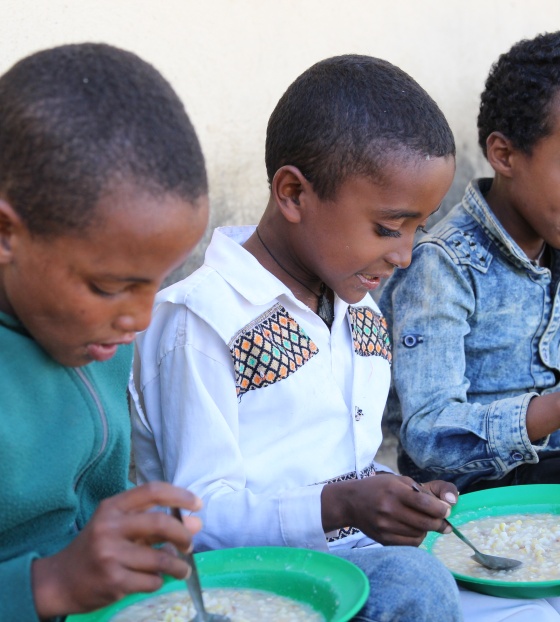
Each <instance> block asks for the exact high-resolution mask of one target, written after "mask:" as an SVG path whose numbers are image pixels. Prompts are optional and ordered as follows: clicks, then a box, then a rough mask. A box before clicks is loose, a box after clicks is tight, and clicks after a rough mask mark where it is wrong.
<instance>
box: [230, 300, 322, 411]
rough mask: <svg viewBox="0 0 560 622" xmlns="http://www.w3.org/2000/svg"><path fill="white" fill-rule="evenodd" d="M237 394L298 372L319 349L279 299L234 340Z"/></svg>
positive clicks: (233, 355)
mask: <svg viewBox="0 0 560 622" xmlns="http://www.w3.org/2000/svg"><path fill="white" fill-rule="evenodd" d="M229 348H230V352H231V356H232V358H233V365H234V369H235V381H236V388H237V397H238V399H239V400H241V398H242V397H243V395H244V394H245V393H247V392H248V391H253V390H254V389H259V388H262V387H266V386H268V385H270V384H273V383H275V382H279V381H280V380H284V379H285V378H287V377H288V376H289V375H291V374H293V373H294V372H296V371H297V370H298V369H299V368H300V367H302V366H303V365H305V363H306V362H307V361H308V360H309V359H311V358H312V357H313V356H315V354H317V352H318V351H319V350H318V348H317V346H316V345H315V343H313V341H312V340H311V339H310V338H309V336H308V335H307V333H306V332H305V330H304V329H303V328H302V327H301V326H300V325H299V324H298V323H297V322H296V321H295V320H294V318H292V317H291V316H290V315H289V313H288V312H287V311H286V309H284V307H282V305H280V304H279V303H278V304H276V305H274V306H273V307H272V308H271V309H269V310H268V311H267V312H266V313H265V314H263V315H262V316H260V317H258V318H257V319H256V320H254V321H253V322H251V323H250V324H248V325H247V326H245V327H244V328H242V329H241V330H240V331H239V332H238V333H237V335H236V336H235V337H234V338H233V339H232V340H231V341H230V343H229Z"/></svg>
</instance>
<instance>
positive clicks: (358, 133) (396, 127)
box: [265, 54, 455, 200]
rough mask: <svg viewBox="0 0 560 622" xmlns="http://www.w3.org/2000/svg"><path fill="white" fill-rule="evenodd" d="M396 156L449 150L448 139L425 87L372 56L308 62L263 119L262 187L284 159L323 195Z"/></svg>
mask: <svg viewBox="0 0 560 622" xmlns="http://www.w3.org/2000/svg"><path fill="white" fill-rule="evenodd" d="M397 155H400V156H404V157H410V156H420V157H424V158H425V157H443V156H454V155H455V142H454V139H453V134H452V132H451V129H450V128H449V125H448V123H447V121H446V119H445V117H444V115H443V113H442V112H441V110H440V109H439V108H438V106H437V104H436V103H435V102H434V100H433V99H432V98H431V97H430V96H429V95H428V94H427V93H426V91H425V90H424V89H423V88H422V87H421V86H420V85H419V84H418V83H417V82H416V81H415V80H413V79H412V78H411V77H410V76H409V75H408V74H407V73H405V72H404V71H403V70H402V69H399V68H398V67H396V66H395V65H392V64H391V63H389V62H387V61H385V60H381V59H379V58H374V57H371V56H363V55H359V54H347V55H343V56H335V57H332V58H327V59H325V60H322V61H320V62H318V63H316V64H315V65H313V66H312V67H310V68H309V69H307V70H306V71H305V72H304V73H303V74H301V75H300V76H299V77H298V78H297V79H296V80H295V81H294V82H293V83H292V84H291V85H290V86H289V87H288V89H287V91H286V92H285V93H284V95H283V96H282V97H281V98H280V100H279V102H278V104H277V105H276V107H275V109H274V111H273V112H272V115H271V116H270V119H269V122H268V128H267V135H266V153H265V160H266V170H267V175H268V183H269V185H270V184H271V183H272V179H273V177H274V175H275V173H276V171H277V170H278V169H279V168H280V167H282V166H284V165H287V164H290V165H292V166H296V167H297V168H299V169H300V171H301V172H302V174H303V175H305V177H306V178H307V179H308V180H309V181H311V183H312V184H313V190H314V191H315V192H316V193H317V195H318V196H319V198H321V199H323V200H329V199H332V198H334V196H335V195H336V192H337V190H338V189H339V188H340V186H341V185H342V183H343V182H344V181H345V180H346V179H347V178H349V177H351V176H354V175H363V176H366V177H370V178H373V179H375V180H380V179H381V178H382V176H383V172H384V169H385V167H386V166H387V164H388V163H389V162H391V161H394V160H395V157H396V156H397Z"/></svg>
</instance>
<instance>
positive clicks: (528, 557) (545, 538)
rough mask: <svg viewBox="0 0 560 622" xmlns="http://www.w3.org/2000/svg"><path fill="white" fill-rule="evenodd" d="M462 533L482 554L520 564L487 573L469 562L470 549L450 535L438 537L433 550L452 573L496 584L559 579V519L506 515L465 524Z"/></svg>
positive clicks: (486, 569) (543, 515)
mask: <svg viewBox="0 0 560 622" xmlns="http://www.w3.org/2000/svg"><path fill="white" fill-rule="evenodd" d="M460 528H461V531H462V532H463V533H464V534H465V535H466V536H467V538H469V540H471V542H472V543H473V544H474V545H475V546H476V547H477V548H478V550H479V551H481V552H482V553H488V554H490V555H499V556H500V557H511V558H513V559H518V560H519V561H521V562H523V564H522V565H521V566H519V567H518V568H514V569H513V570H489V569H488V568H484V567H483V566H481V565H480V564H478V563H477V562H475V561H474V560H473V559H471V555H472V550H471V549H470V548H469V547H468V546H467V545H466V544H465V543H464V542H461V540H459V538H456V537H455V536H453V535H452V534H449V535H446V536H440V537H439V538H438V539H437V541H436V543H435V544H434V546H433V548H432V553H433V554H434V555H435V556H436V557H438V558H439V559H440V560H441V561H442V562H443V563H444V564H445V565H446V566H447V568H449V570H451V571H452V572H457V573H460V574H463V575H468V576H470V577H476V578H480V579H496V580H498V581H508V582H509V581H511V582H521V581H528V582H530V581H559V580H560V516H558V515H557V514H508V515H504V516H492V517H488V518H483V519H478V520H474V521H470V522H468V523H464V524H463V525H461V526H460Z"/></svg>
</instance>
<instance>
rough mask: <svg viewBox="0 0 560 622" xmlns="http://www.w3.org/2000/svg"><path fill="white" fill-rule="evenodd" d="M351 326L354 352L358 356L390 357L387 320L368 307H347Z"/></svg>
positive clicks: (388, 359) (389, 358)
mask: <svg viewBox="0 0 560 622" xmlns="http://www.w3.org/2000/svg"><path fill="white" fill-rule="evenodd" d="M348 314H349V315H350V323H351V326H352V340H353V341H354V352H356V354H358V355H359V356H381V357H383V358H384V359H385V360H387V361H388V362H389V363H390V362H391V359H392V354H391V340H390V338H389V331H388V329H387V321H386V320H385V318H384V317H383V316H382V315H379V314H378V313H375V312H374V311H372V310H371V309H370V308H369V307H352V306H350V307H348Z"/></svg>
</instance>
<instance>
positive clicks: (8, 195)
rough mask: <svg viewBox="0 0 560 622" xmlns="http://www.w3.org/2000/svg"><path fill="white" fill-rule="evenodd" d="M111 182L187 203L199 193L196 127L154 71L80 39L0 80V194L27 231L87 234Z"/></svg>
mask: <svg viewBox="0 0 560 622" xmlns="http://www.w3.org/2000/svg"><path fill="white" fill-rule="evenodd" d="M118 182H128V183H132V184H133V185H134V186H136V187H139V188H140V189H141V190H143V191H146V192H148V193H151V194H152V195H154V196H160V195H163V194H167V193H171V194H174V195H176V196H178V197H180V198H184V199H186V200H187V201H189V202H191V203H192V202H194V201H195V200H196V199H197V198H199V197H201V196H202V195H204V194H206V193H207V191H208V189H207V179H206V169H205V164H204V157H203V155H202V151H201V148H200V144H199V141H198V138H197V136H196V133H195V130H194V128H193V126H192V124H191V122H190V120H189V118H188V116H187V113H186V112H185V108H184V106H183V104H182V103H181V101H180V100H179V98H178V97H177V95H176V93H175V92H174V90H173V89H172V87H171V86H170V85H169V83H168V82H167V81H166V80H165V79H164V78H163V77H162V76H161V74H160V73H159V72H158V71H157V70H156V69H155V68H154V67H152V66H151V65H150V64H148V63H146V62H145V61H143V60H141V59H140V58H139V57H138V56H136V55H135V54H133V53H131V52H127V51H124V50H121V49H118V48H115V47H112V46H109V45H105V44H96V43H83V44H73V45H63V46H60V47H56V48H52V49H48V50H43V51H41V52H37V53H35V54H32V55H31V56H28V57H26V58H24V59H23V60H21V61H19V62H18V63H16V64H15V65H14V66H13V67H12V68H11V69H10V70H8V71H7V72H6V73H5V74H4V75H3V76H2V77H0V196H2V198H3V199H4V200H7V201H8V202H9V203H10V204H11V205H12V207H13V208H14V209H15V210H16V212H17V213H18V214H19V216H20V217H21V218H22V220H23V221H24V223H25V224H26V226H27V227H28V229H29V230H30V231H31V232H32V233H33V234H37V235H43V234H45V235H47V234H59V233H64V232H66V231H68V230H84V229H86V228H87V227H88V226H89V225H90V224H91V223H92V222H93V221H94V218H95V206H96V205H97V203H98V201H99V199H100V198H101V197H102V196H103V194H104V193H106V192H110V190H111V187H112V185H113V184H115V183H118Z"/></svg>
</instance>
